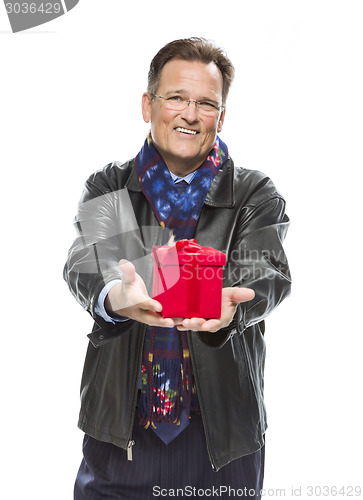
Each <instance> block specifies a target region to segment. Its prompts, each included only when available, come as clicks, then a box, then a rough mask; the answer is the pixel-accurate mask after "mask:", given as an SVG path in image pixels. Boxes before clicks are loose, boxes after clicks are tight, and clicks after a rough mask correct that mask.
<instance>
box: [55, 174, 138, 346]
mask: <svg viewBox="0 0 363 500" xmlns="http://www.w3.org/2000/svg"><path fill="white" fill-rule="evenodd" d="M114 184H115V183H114V182H113V180H112V176H111V174H110V167H109V166H107V167H105V169H103V170H102V171H99V172H96V174H94V175H92V176H91V177H90V178H89V179H88V180H87V182H86V183H85V187H84V190H83V194H82V197H81V199H80V202H79V206H78V212H77V215H76V217H75V221H74V226H75V229H76V238H75V240H74V242H73V244H72V246H71V248H70V250H69V252H68V258H67V261H66V264H65V266H64V271H63V276H64V279H65V280H66V282H67V284H68V286H69V289H70V291H71V293H72V294H73V296H74V297H75V298H76V300H77V301H78V302H79V304H81V306H82V307H83V308H85V309H86V310H87V311H88V312H89V313H90V314H91V316H92V317H93V319H94V320H95V325H94V328H93V333H92V334H90V336H89V337H90V339H91V341H92V342H93V343H94V345H97V346H98V345H101V344H102V343H104V342H106V341H108V340H110V339H111V338H113V337H114V336H116V335H119V334H120V333H122V332H123V331H124V330H126V329H127V328H129V327H130V323H131V321H125V322H122V323H116V324H113V323H109V322H106V321H105V320H104V319H103V318H101V316H99V315H97V314H96V311H95V307H96V305H97V300H98V297H99V294H100V293H101V291H102V289H103V288H104V286H105V285H106V284H107V283H109V282H110V281H112V280H114V279H119V278H120V272H119V267H118V262H119V260H120V259H122V258H125V259H129V260H133V259H135V258H137V257H138V253H140V257H141V256H142V255H143V250H142V249H143V246H142V245H141V244H140V241H139V228H138V225H137V222H136V219H135V215H134V211H133V207H132V205H131V201H130V198H129V194H128V190H127V189H117V185H116V186H115V185H114ZM115 187H116V189H115Z"/></svg>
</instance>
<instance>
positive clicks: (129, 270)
mask: <svg viewBox="0 0 363 500" xmlns="http://www.w3.org/2000/svg"><path fill="white" fill-rule="evenodd" d="M118 267H119V268H120V271H121V279H122V282H123V283H124V284H125V285H131V284H132V283H133V282H134V281H135V279H136V271H135V266H134V265H133V264H132V262H129V261H128V260H125V259H121V260H120V262H119V263H118Z"/></svg>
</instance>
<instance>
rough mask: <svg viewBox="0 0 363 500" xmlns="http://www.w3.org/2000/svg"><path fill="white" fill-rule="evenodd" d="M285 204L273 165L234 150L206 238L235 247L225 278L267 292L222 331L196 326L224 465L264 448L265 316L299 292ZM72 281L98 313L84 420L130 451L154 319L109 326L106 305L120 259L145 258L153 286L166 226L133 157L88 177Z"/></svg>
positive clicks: (214, 455) (216, 451)
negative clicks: (293, 283) (286, 242)
mask: <svg viewBox="0 0 363 500" xmlns="http://www.w3.org/2000/svg"><path fill="white" fill-rule="evenodd" d="M284 210H285V201H284V199H283V198H282V197H281V195H280V194H279V193H278V192H277V190H276V189H275V187H274V185H273V183H272V182H271V180H270V179H269V178H268V177H266V176H265V175H264V174H262V173H261V172H257V171H251V170H246V169H243V168H238V167H235V166H234V164H233V161H232V159H231V158H229V159H228V160H227V161H226V162H225V164H224V165H223V167H222V168H221V169H220V171H219V172H218V174H217V175H216V177H215V178H214V180H213V182H212V185H211V187H210V189H209V192H208V195H207V198H206V200H205V203H204V206H203V209H202V212H201V215H200V218H199V221H198V225H197V228H196V231H195V235H194V237H195V239H196V240H197V242H198V243H199V244H200V245H202V246H212V247H214V248H216V249H218V250H221V251H223V252H225V253H226V254H227V264H226V266H225V268H224V275H223V276H224V277H223V286H246V287H250V288H252V289H253V290H254V291H255V294H256V295H255V298H254V299H253V300H252V301H250V302H246V303H244V304H241V305H239V306H238V309H237V313H236V316H235V318H234V319H233V321H232V323H231V324H230V325H229V326H228V327H227V328H224V329H222V330H219V331H218V332H216V333H208V332H203V333H202V332H192V331H190V332H188V340H189V346H190V353H191V359H192V364H193V370H194V376H195V381H196V385H197V391H198V397H199V402H200V407H201V414H202V418H203V423H204V429H205V437H206V442H207V447H208V451H209V455H210V461H211V464H212V467H213V468H214V469H215V470H218V469H220V468H221V467H223V466H224V465H226V464H227V463H228V462H230V461H232V460H234V459H236V458H238V457H240V456H243V455H246V454H250V453H252V452H254V451H256V450H258V449H259V448H261V446H262V445H263V444H264V433H265V431H266V427H267V425H266V413H265V406H264V401H263V372H264V361H265V341H264V321H263V319H264V318H265V317H266V316H267V315H268V314H269V313H270V312H271V311H272V310H273V309H274V307H276V306H277V305H278V304H279V303H280V302H281V301H282V300H283V299H284V298H285V297H286V296H287V295H288V294H289V291H290V274H289V269H288V264H287V261H286V258H285V254H284V251H283V248H282V245H281V243H282V241H283V239H284V237H285V234H286V231H287V228H288V225H289V219H288V217H287V216H286V215H285V212H284ZM75 225H76V228H77V231H78V237H77V238H76V240H75V242H74V244H73V245H72V247H71V249H70V251H69V255H68V260H67V263H66V266H65V269H64V277H65V279H66V281H67V282H68V285H69V287H70V290H71V292H72V293H73V295H74V296H75V298H76V299H77V300H78V302H79V303H80V304H81V305H82V306H83V307H84V308H85V309H87V310H88V311H89V312H90V314H91V315H92V317H93V318H94V321H95V323H94V327H93V331H92V333H90V334H89V338H90V343H89V346H88V350H87V356H86V360H85V365H84V371H83V376H82V384H81V411H80V417H79V423H78V425H79V427H80V428H81V429H82V430H83V431H84V432H86V433H87V434H90V435H91V436H93V437H95V438H96V439H99V440H102V441H107V442H111V443H113V444H115V445H117V446H120V447H122V448H124V449H127V447H128V445H130V443H131V442H132V441H131V440H132V428H133V423H134V417H135V409H136V404H137V394H138V379H139V373H140V367H141V356H142V349H143V341H144V333H145V325H142V324H140V323H138V322H136V321H133V320H128V321H125V322H123V323H116V324H112V323H108V322H106V321H104V320H103V319H102V318H101V317H99V316H98V315H97V314H96V313H95V305H96V302H97V299H98V296H99V293H100V292H101V290H102V288H103V287H104V284H105V283H107V282H108V281H110V280H111V279H114V278H118V277H119V273H118V267H117V263H118V261H119V260H120V259H121V258H126V259H128V260H130V261H132V262H133V263H134V264H135V267H136V270H137V272H138V273H139V274H140V275H141V276H142V278H143V279H144V281H145V283H146V285H147V287H148V290H150V289H151V283H152V262H151V261H152V258H151V248H152V246H153V245H158V244H161V229H160V226H159V225H158V223H157V221H156V218H155V216H154V214H153V212H152V209H151V207H150V205H149V204H148V202H147V200H146V198H145V197H144V195H143V193H142V191H141V188H140V184H139V181H138V178H137V175H136V171H135V169H134V163H133V161H132V160H131V161H129V162H127V163H125V164H123V165H122V164H120V163H118V162H115V163H111V164H109V165H107V166H106V167H105V168H104V169H103V170H100V171H98V172H96V173H95V174H93V175H92V176H91V177H90V178H89V179H88V181H87V182H86V184H85V189H84V192H83V196H82V198H81V202H80V205H79V211H78V215H77V217H76V221H75Z"/></svg>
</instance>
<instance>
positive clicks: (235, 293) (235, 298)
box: [227, 287, 255, 304]
mask: <svg viewBox="0 0 363 500" xmlns="http://www.w3.org/2000/svg"><path fill="white" fill-rule="evenodd" d="M227 296H228V298H229V300H230V301H231V302H234V303H235V304H240V303H241V302H248V301H249V300H252V299H253V298H254V297H255V292H254V291H253V290H252V289H251V288H239V287H231V288H229V289H228V294H227Z"/></svg>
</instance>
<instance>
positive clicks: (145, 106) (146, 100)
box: [141, 92, 151, 123]
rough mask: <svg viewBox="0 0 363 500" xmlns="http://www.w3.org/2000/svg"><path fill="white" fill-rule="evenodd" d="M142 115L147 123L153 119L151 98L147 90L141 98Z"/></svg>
mask: <svg viewBox="0 0 363 500" xmlns="http://www.w3.org/2000/svg"><path fill="white" fill-rule="evenodd" d="M141 107H142V117H143V119H144V121H145V122H146V123H149V121H150V120H151V99H150V96H149V94H148V93H147V92H145V93H144V94H143V95H142V100H141Z"/></svg>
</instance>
